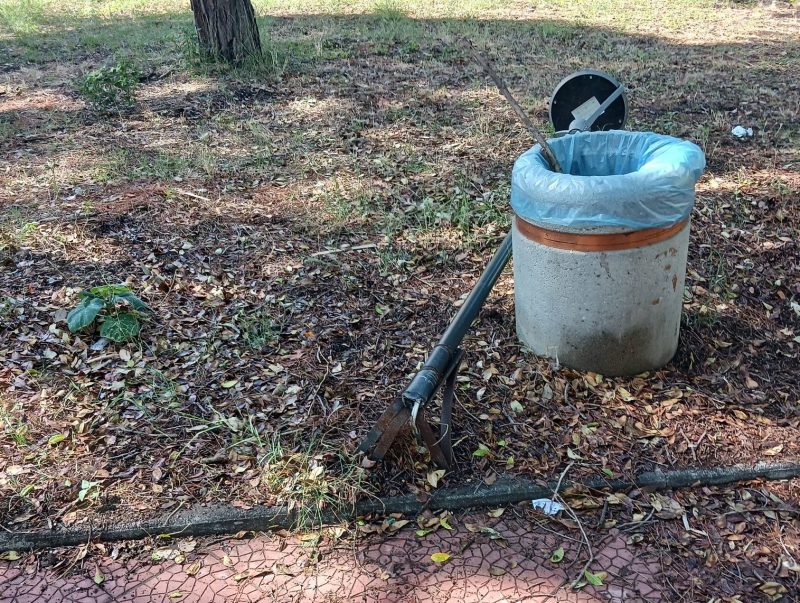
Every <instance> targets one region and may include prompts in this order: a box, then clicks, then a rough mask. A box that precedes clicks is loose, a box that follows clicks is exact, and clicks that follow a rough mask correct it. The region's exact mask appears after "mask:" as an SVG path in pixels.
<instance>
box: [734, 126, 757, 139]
mask: <svg viewBox="0 0 800 603" xmlns="http://www.w3.org/2000/svg"><path fill="white" fill-rule="evenodd" d="M731 134H733V135H734V136H735V137H736V138H750V137H751V136H752V135H753V128H744V127H742V126H736V127H735V128H733V130H731Z"/></svg>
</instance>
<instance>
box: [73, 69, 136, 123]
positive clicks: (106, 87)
mask: <svg viewBox="0 0 800 603" xmlns="http://www.w3.org/2000/svg"><path fill="white" fill-rule="evenodd" d="M139 79H140V74H139V70H138V69H137V68H136V67H135V66H134V65H133V64H132V63H131V62H130V61H127V60H125V59H123V60H120V61H117V62H116V63H115V64H113V65H110V66H106V67H101V68H100V69H96V70H94V71H92V72H90V73H88V74H87V75H86V76H84V78H83V81H81V84H80V88H79V89H80V92H81V94H82V95H83V96H84V97H85V98H86V101H87V102H88V103H89V105H90V106H91V107H93V108H94V109H95V110H96V111H98V112H100V113H103V114H110V113H114V112H117V113H118V112H122V111H129V110H130V109H132V108H133V106H134V104H135V102H136V96H135V92H136V88H137V87H138V85H139Z"/></svg>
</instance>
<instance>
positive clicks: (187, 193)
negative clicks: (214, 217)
mask: <svg viewBox="0 0 800 603" xmlns="http://www.w3.org/2000/svg"><path fill="white" fill-rule="evenodd" d="M172 190H173V191H175V192H176V193H178V194H179V195H183V196H184V197H191V198H192V199H199V200H200V201H206V202H211V199H209V198H208V197H203V196H202V195H198V194H197V193H193V192H191V191H185V190H183V189H182V188H173V189H172Z"/></svg>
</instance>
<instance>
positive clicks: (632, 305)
mask: <svg viewBox="0 0 800 603" xmlns="http://www.w3.org/2000/svg"><path fill="white" fill-rule="evenodd" d="M549 143H550V146H551V148H552V149H553V152H554V153H555V155H556V157H557V158H558V160H559V162H560V163H561V165H562V168H563V170H564V173H563V174H558V173H555V172H552V171H551V170H550V168H549V166H548V165H547V162H546V161H545V159H544V157H543V156H542V155H541V153H540V149H539V147H538V145H537V146H536V147H533V148H532V149H531V150H529V151H527V152H526V153H524V154H523V155H522V156H521V157H520V158H519V159H518V160H517V162H516V163H515V165H514V171H513V175H512V188H511V205H512V208H513V210H514V213H515V217H514V220H513V225H512V238H513V257H514V291H515V307H516V321H517V335H518V336H519V338H520V340H521V341H522V342H523V343H524V344H526V345H527V346H528V347H530V348H531V349H532V350H533V351H534V352H535V353H536V354H539V355H543V356H548V357H551V358H555V359H557V360H558V362H559V363H561V364H563V365H565V366H569V367H571V368H576V369H580V370H589V371H594V372H597V373H601V374H604V375H609V376H613V375H632V374H636V373H641V372H643V371H647V370H652V369H655V368H658V367H661V366H663V365H664V364H666V363H667V362H669V360H670V359H671V358H672V356H673V355H674V354H675V351H676V349H677V346H678V336H679V331H680V319H681V310H682V306H683V288H684V279H685V274H686V259H687V252H688V245H689V228H690V220H689V214H690V213H691V209H692V206H693V205H694V187H695V184H696V182H697V180H698V179H699V177H700V175H701V174H702V171H703V168H704V166H705V159H704V157H703V152H702V151H701V150H700V148H699V147H697V146H696V145H694V144H692V143H690V142H686V141H681V140H679V139H676V138H672V137H669V136H661V135H658V134H652V133H646V132H623V131H610V132H586V133H579V134H574V135H569V136H564V137H561V138H557V139H554V140H551V141H549Z"/></svg>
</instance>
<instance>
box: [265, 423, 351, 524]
mask: <svg viewBox="0 0 800 603" xmlns="http://www.w3.org/2000/svg"><path fill="white" fill-rule="evenodd" d="M259 464H260V465H261V466H262V473H261V482H262V484H264V485H265V486H266V487H267V489H268V490H269V492H270V494H272V495H273V496H275V497H276V498H277V499H278V502H279V503H283V504H286V505H287V506H288V508H289V510H290V511H291V510H294V511H295V512H296V527H298V528H300V527H303V526H312V525H319V524H320V523H321V520H322V517H323V514H325V513H326V512H330V513H332V514H334V515H336V514H337V512H341V511H343V510H345V509H347V508H348V507H352V506H353V505H354V504H355V503H356V501H357V500H358V499H359V498H360V497H361V496H362V495H364V494H365V488H364V483H365V472H364V470H363V469H362V468H361V467H360V466H359V465H358V461H357V459H355V458H353V457H352V456H350V455H347V454H345V453H344V452H342V451H341V450H339V449H332V448H331V447H330V446H327V445H326V444H325V441H324V436H322V437H318V438H310V439H308V440H306V441H301V440H295V441H294V442H292V443H291V444H290V445H287V444H286V443H283V442H281V440H280V438H279V436H278V435H277V434H273V436H272V437H271V438H270V440H269V442H268V447H267V449H266V450H265V451H264V453H263V454H262V455H260V457H259Z"/></svg>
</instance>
